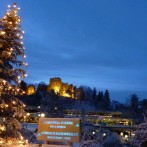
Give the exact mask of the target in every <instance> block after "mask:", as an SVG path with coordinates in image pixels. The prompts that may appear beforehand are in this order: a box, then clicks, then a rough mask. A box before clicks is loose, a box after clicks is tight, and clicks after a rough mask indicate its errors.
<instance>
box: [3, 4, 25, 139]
mask: <svg viewBox="0 0 147 147" xmlns="http://www.w3.org/2000/svg"><path fill="white" fill-rule="evenodd" d="M19 9H20V8H18V7H17V6H16V3H14V5H13V6H10V5H8V10H7V12H6V14H5V15H4V17H3V18H1V19H0V137H2V138H7V140H8V138H9V137H10V138H12V137H14V138H19V137H20V134H19V129H20V127H21V125H20V123H19V122H18V118H20V117H22V116H23V114H24V107H25V105H24V104H23V103H22V102H21V101H19V99H18V95H20V94H22V93H23V91H22V90H21V89H20V82H21V79H22V78H24V77H26V76H27V75H26V71H25V68H26V66H27V63H25V62H24V60H25V57H26V56H25V54H24V47H23V36H24V31H22V29H21V26H20V22H21V19H20V17H19V16H18V11H19Z"/></svg>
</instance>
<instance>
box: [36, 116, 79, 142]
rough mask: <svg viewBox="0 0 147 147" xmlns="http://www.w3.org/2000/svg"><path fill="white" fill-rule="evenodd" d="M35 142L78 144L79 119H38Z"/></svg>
mask: <svg viewBox="0 0 147 147" xmlns="http://www.w3.org/2000/svg"><path fill="white" fill-rule="evenodd" d="M37 140H45V141H59V142H80V119H79V118H40V119H39V125H38V133H37Z"/></svg>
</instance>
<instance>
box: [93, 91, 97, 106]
mask: <svg viewBox="0 0 147 147" xmlns="http://www.w3.org/2000/svg"><path fill="white" fill-rule="evenodd" d="M96 93H97V92H96V89H95V88H94V89H93V91H92V101H93V102H94V103H95V102H96Z"/></svg>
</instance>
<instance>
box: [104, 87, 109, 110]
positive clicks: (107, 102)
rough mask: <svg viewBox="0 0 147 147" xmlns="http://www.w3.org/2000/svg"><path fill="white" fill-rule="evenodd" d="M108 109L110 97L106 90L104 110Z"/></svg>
mask: <svg viewBox="0 0 147 147" xmlns="http://www.w3.org/2000/svg"><path fill="white" fill-rule="evenodd" d="M109 108H110V95H109V91H108V90H107V89H106V91H105V94H104V109H105V110H108V109H109Z"/></svg>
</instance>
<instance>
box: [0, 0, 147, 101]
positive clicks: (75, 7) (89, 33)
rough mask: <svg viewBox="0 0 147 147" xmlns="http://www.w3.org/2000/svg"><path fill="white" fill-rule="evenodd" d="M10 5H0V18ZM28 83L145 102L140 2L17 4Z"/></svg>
mask: <svg viewBox="0 0 147 147" xmlns="http://www.w3.org/2000/svg"><path fill="white" fill-rule="evenodd" d="M12 3H13V0H0V17H2V16H3V15H4V13H5V11H6V9H7V5H8V4H12ZM18 5H19V6H20V8H21V11H20V16H21V19H22V27H23V29H24V30H25V32H26V33H25V39H24V44H25V47H26V51H25V52H26V55H27V62H28V63H29V67H28V68H27V73H28V77H27V78H26V79H25V81H26V82H28V83H39V82H41V81H44V82H46V83H47V84H48V83H49V79H50V78H52V77H61V78H62V80H63V82H68V83H73V84H74V85H77V86H80V85H86V86H90V87H92V88H93V87H96V88H97V90H105V89H108V90H109V91H110V94H111V98H112V99H117V100H119V98H121V100H122V99H123V98H127V97H128V96H129V94H132V93H136V94H138V96H139V97H141V98H147V1H146V0H18Z"/></svg>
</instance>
